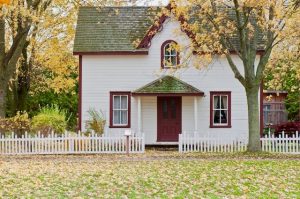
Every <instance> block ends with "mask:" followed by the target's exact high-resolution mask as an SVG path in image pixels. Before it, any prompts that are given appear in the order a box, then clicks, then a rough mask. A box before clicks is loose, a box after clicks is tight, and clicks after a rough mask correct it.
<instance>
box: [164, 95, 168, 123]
mask: <svg viewBox="0 0 300 199" xmlns="http://www.w3.org/2000/svg"><path fill="white" fill-rule="evenodd" d="M163 118H164V119H166V118H168V102H167V100H164V101H163Z"/></svg>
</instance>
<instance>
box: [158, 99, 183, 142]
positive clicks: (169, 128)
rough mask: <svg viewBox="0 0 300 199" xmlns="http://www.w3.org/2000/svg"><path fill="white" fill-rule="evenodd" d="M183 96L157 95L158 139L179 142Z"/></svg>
mask: <svg viewBox="0 0 300 199" xmlns="http://www.w3.org/2000/svg"><path fill="white" fill-rule="evenodd" d="M181 103H182V100H181V97H157V141H158V142H178V136H179V133H181V123H182V122H181Z"/></svg>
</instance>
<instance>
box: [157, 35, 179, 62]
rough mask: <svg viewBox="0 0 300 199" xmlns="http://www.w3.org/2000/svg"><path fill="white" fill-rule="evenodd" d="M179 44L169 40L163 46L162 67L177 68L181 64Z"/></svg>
mask: <svg viewBox="0 0 300 199" xmlns="http://www.w3.org/2000/svg"><path fill="white" fill-rule="evenodd" d="M179 61H180V59H179V52H178V44H177V43H176V42H175V41H173V40H167V41H165V42H164V43H163V44H162V45H161V67H162V68H176V66H177V65H178V64H179Z"/></svg>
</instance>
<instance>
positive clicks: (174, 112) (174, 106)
mask: <svg viewBox="0 0 300 199" xmlns="http://www.w3.org/2000/svg"><path fill="white" fill-rule="evenodd" d="M171 111H172V118H173V119H175V118H176V102H175V100H174V99H172V100H171Z"/></svg>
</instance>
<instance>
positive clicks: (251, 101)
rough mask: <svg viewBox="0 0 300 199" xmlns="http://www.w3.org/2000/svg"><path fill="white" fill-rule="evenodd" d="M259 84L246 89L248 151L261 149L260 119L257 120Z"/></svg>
mask: <svg viewBox="0 0 300 199" xmlns="http://www.w3.org/2000/svg"><path fill="white" fill-rule="evenodd" d="M258 91H259V86H254V87H253V88H251V89H246V94H247V103H248V124H249V144H248V151H251V152H258V151H261V144H260V122H259V121H260V120H259V100H258Z"/></svg>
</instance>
